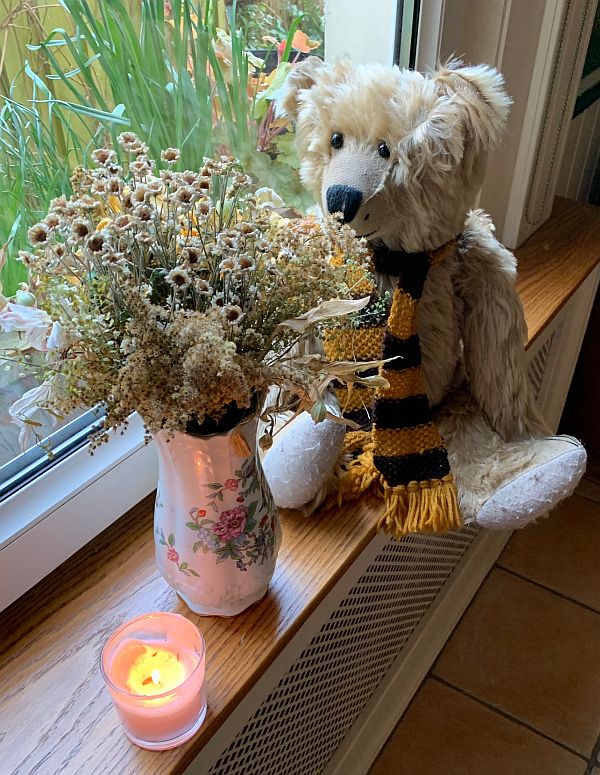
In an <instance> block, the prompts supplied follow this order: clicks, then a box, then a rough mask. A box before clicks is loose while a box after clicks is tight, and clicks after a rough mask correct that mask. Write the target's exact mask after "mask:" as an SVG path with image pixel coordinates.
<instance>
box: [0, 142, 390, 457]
mask: <svg viewBox="0 0 600 775" xmlns="http://www.w3.org/2000/svg"><path fill="white" fill-rule="evenodd" d="M119 142H120V144H121V146H122V148H123V149H124V150H125V151H126V152H127V153H128V154H129V155H128V159H129V161H128V163H127V164H126V165H125V168H123V167H121V166H120V165H119V164H118V163H117V160H116V155H115V153H114V151H112V150H111V149H99V150H97V151H95V152H94V153H93V155H92V156H93V159H94V163H95V165H96V167H95V169H93V170H84V169H79V170H77V171H76V173H75V176H74V179H73V187H74V188H73V190H74V191H76V194H74V195H73V196H72V197H71V198H70V199H68V200H67V199H65V198H59V199H55V200H53V202H52V203H51V208H50V211H49V213H48V215H47V217H46V218H45V219H44V220H43V221H41V222H40V223H38V224H36V225H35V226H33V227H32V228H31V229H30V232H29V240H30V243H31V244H32V245H34V246H35V247H36V250H35V252H34V253H29V252H21V254H20V256H21V260H22V261H23V262H24V263H25V264H27V266H28V267H29V269H30V276H31V281H30V285H29V289H28V292H29V293H30V295H31V298H32V299H34V300H35V303H34V306H32V307H28V306H26V305H19V304H15V303H8V304H7V305H6V306H5V308H4V309H3V310H2V312H0V327H2V328H3V329H4V330H5V331H10V330H13V331H15V330H16V331H23V332H25V333H26V335H27V337H28V341H29V343H30V345H31V347H32V348H34V349H36V350H41V351H44V352H45V353H46V363H45V365H44V366H43V369H44V377H45V381H44V383H43V385H42V386H41V387H39V388H36V389H35V390H33V391H31V395H30V396H29V397H28V396H27V395H26V396H25V397H24V398H23V399H20V405H19V411H18V412H15V413H14V418H15V420H16V421H17V422H19V423H20V424H21V425H22V428H23V429H24V430H26V431H28V432H31V430H32V426H35V422H34V421H33V420H32V419H31V411H30V410H31V407H32V405H34V404H35V406H36V407H37V408H39V407H40V406H42V407H43V408H44V409H45V410H46V411H47V412H49V413H50V414H52V415H53V416H55V417H62V416H65V415H66V414H68V413H69V412H71V411H72V410H74V409H76V408H79V407H82V406H83V407H94V406H101V407H103V408H104V416H103V419H102V422H101V427H100V429H99V430H98V432H97V433H96V434H95V436H94V439H93V441H94V443H99V442H101V441H104V440H107V439H108V437H109V432H110V431H112V430H115V429H122V428H123V427H125V426H126V425H127V422H128V418H129V417H130V415H131V413H132V412H134V411H138V412H139V413H140V415H141V416H142V418H143V420H144V423H145V426H146V430H147V434H148V437H149V436H150V435H151V434H154V433H156V432H158V431H161V430H167V431H177V430H179V431H184V430H186V428H187V427H189V424H190V423H198V424H202V423H203V422H204V421H205V420H206V419H207V418H210V419H211V420H218V419H219V418H220V417H222V416H223V414H224V413H225V411H226V410H227V408H228V407H230V406H231V405H232V404H235V405H237V407H239V408H241V409H243V408H248V407H251V406H253V405H254V404H255V403H256V402H258V404H259V405H261V406H262V405H263V402H264V400H265V397H266V396H267V393H268V391H269V388H270V387H272V386H275V387H276V388H277V389H276V390H275V391H272V393H273V392H274V394H275V399H274V401H273V402H272V403H271V405H270V406H268V407H266V408H265V410H264V414H263V419H264V420H265V421H266V435H265V436H264V437H263V440H262V444H263V446H269V444H270V434H271V433H272V432H273V427H274V416H275V414H276V413H278V412H281V411H286V410H290V409H291V410H293V411H294V412H298V411H301V410H303V409H309V410H311V411H312V413H313V416H314V418H315V419H316V420H320V419H323V418H324V417H325V416H328V413H327V410H326V408H325V404H324V402H323V400H322V399H323V396H324V394H325V392H326V389H327V387H328V385H329V384H330V382H331V380H332V379H334V378H337V379H342V380H346V381H347V382H349V383H352V382H353V381H355V380H357V379H358V380H360V381H363V380H362V379H361V378H360V377H358V376H357V375H356V368H357V366H356V364H355V363H352V364H347V363H327V362H326V360H325V358H324V357H323V356H320V355H315V354H309V353H308V352H307V349H306V348H305V343H306V342H307V340H308V337H309V336H311V335H313V334H314V333H315V332H317V333H318V329H319V326H321V325H323V323H324V321H327V320H331V319H332V318H335V317H336V316H340V315H348V314H350V315H352V314H353V313H355V312H356V311H358V310H359V309H361V308H362V307H363V306H364V305H365V304H366V302H367V300H360V299H359V300H357V299H354V298H352V296H353V292H352V291H353V289H352V288H349V287H348V286H347V284H346V282H345V278H346V277H347V272H346V267H344V266H340V265H339V263H340V262H339V261H336V262H333V263H332V261H331V258H332V256H334V255H335V256H340V255H343V256H344V257H345V260H346V262H349V263H350V264H354V265H360V266H365V265H366V247H365V245H364V243H363V242H362V241H360V240H358V239H356V237H355V236H354V234H353V232H352V231H351V230H350V229H349V228H348V227H344V226H340V225H339V224H338V223H337V222H336V221H334V220H333V219H331V220H325V221H323V222H319V221H317V220H316V219H314V218H310V217H307V218H302V219H297V220H290V219H287V218H284V217H282V216H281V215H279V214H278V213H277V211H276V209H275V207H274V203H273V198H274V197H273V192H270V191H269V190H266V189H258V190H255V189H254V188H253V186H252V181H251V179H250V178H249V177H247V176H246V175H245V174H244V173H243V172H242V171H241V170H240V168H239V164H238V163H237V162H236V160H235V159H233V158H230V157H221V158H220V159H207V160H205V163H204V166H203V167H202V169H201V170H199V171H198V172H190V171H186V172H176V171H174V170H172V169H171V166H172V165H174V164H175V163H176V162H177V160H178V158H179V151H178V150H177V149H174V148H168V149H166V150H165V151H163V153H162V160H163V161H164V162H166V163H167V164H168V165H169V167H168V168H167V169H166V170H163V171H161V172H160V173H159V174H154V167H155V163H154V162H153V160H152V159H150V158H149V156H148V148H147V146H146V145H145V144H144V143H143V142H142V141H140V140H139V139H138V138H137V137H136V136H135V135H134V134H132V133H129V132H126V133H123V134H122V135H121V136H120V137H119ZM279 203H280V202H279ZM29 357H30V356H26V358H29ZM373 365H375V364H374V363H373V364H365V365H363V368H364V367H366V366H373ZM367 379H369V378H367ZM375 379H377V378H375ZM33 430H34V432H35V428H33Z"/></svg>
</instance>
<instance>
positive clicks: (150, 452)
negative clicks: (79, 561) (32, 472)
mask: <svg viewBox="0 0 600 775" xmlns="http://www.w3.org/2000/svg"><path fill="white" fill-rule="evenodd" d="M157 476H158V464H157V459H156V451H155V449H154V446H153V444H152V443H151V444H148V445H146V444H144V431H143V424H142V421H141V418H140V417H139V416H138V415H133V416H132V418H131V423H130V425H129V428H128V429H127V431H126V432H125V433H124V434H123V435H122V436H121V435H116V436H115V437H114V438H112V439H111V440H110V442H109V443H108V444H103V445H102V446H100V447H99V448H98V449H97V450H96V451H95V452H94V454H93V455H91V454H90V451H89V445H87V444H86V445H84V446H82V447H80V448H79V449H77V450H76V451H74V452H73V453H72V454H70V455H69V456H67V457H66V458H64V460H61V461H60V462H58V463H56V465H52V466H50V467H49V468H48V469H47V470H46V471H44V472H43V473H41V474H40V475H39V476H37V477H36V478H35V479H33V480H32V481H31V482H29V483H27V484H25V485H24V486H23V487H21V488H20V489H19V490H17V491H16V492H15V493H13V494H12V495H10V496H9V497H7V498H6V499H5V500H3V501H2V502H1V503H0V610H2V609H4V608H5V607H6V606H8V605H10V604H11V603H12V602H13V601H14V600H16V599H17V598H18V597H20V595H22V594H23V593H24V592H26V591H27V590H28V589H30V588H31V587H32V586H33V585H34V584H36V583H37V582H38V581H40V580H41V579H43V578H44V576H46V575H47V574H48V573H50V572H51V571H53V570H54V569H55V568H56V567H58V566H59V565H60V564H61V563H62V562H64V561H65V560H66V559H67V558H68V557H70V556H71V555H72V554H73V553H74V552H76V551H77V550H78V549H81V547H82V546H84V545H85V544H86V543H88V541H91V540H92V539H93V538H94V537H95V536H97V535H98V534H99V533H101V532H102V531H103V530H104V529H106V528H107V527H109V526H110V525H111V524H112V523H113V522H114V521H115V520H117V519H118V518H119V517H120V516H122V515H123V514H124V513H125V512H126V511H128V510H129V509H130V508H132V507H133V506H135V504H136V503H138V502H139V501H140V500H142V498H144V497H146V496H147V495H148V494H149V493H151V492H152V491H153V490H154V489H155V487H156V481H157Z"/></svg>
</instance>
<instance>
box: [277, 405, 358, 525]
mask: <svg viewBox="0 0 600 775" xmlns="http://www.w3.org/2000/svg"><path fill="white" fill-rule="evenodd" d="M345 435H346V428H345V426H344V425H342V424H340V423H336V422H333V421H332V420H323V422H320V423H315V422H314V421H313V419H312V417H311V416H310V414H308V413H307V412H302V414H301V415H299V416H298V417H297V418H296V419H295V420H292V421H291V422H290V423H289V425H287V426H286V427H284V428H283V430H281V431H280V432H279V433H278V434H276V436H275V438H274V441H273V446H272V447H271V449H270V450H269V451H268V452H267V453H266V454H265V456H264V459H263V463H262V465H263V470H264V472H265V476H266V477H267V481H268V482H269V485H270V487H271V491H272V493H273V498H274V499H275V503H276V504H277V506H279V507H280V508H285V509H298V510H301V511H303V512H304V513H305V514H306V515H309V514H311V513H312V512H313V511H314V510H315V509H316V508H317V507H318V506H319V505H320V504H321V503H322V502H323V500H324V499H325V496H326V495H327V492H328V489H329V484H330V481H331V478H332V474H333V472H334V468H335V466H336V463H337V461H338V459H339V457H340V454H341V451H342V445H343V443H344V437H345Z"/></svg>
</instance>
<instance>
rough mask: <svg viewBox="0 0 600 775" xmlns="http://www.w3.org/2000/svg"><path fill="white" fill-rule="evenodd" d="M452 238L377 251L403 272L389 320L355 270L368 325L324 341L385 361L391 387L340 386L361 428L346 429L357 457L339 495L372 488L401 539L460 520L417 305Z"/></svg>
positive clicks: (335, 332) (386, 269)
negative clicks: (426, 379) (429, 246)
mask: <svg viewBox="0 0 600 775" xmlns="http://www.w3.org/2000/svg"><path fill="white" fill-rule="evenodd" d="M455 244H456V242H455V241H454V240H452V241H451V242H449V243H446V244H445V245H443V246H442V247H441V248H438V249H437V250H435V251H431V252H430V253H404V252H399V251H393V252H392V251H388V250H387V249H376V250H375V251H374V254H373V266H374V269H375V270H376V271H377V272H380V273H382V274H387V275H393V276H397V277H398V278H399V279H398V285H397V287H396V289H395V291H394V294H393V298H392V304H391V308H390V311H389V315H388V316H387V321H385V320H384V321H381V322H373V319H374V318H376V315H373V313H372V310H373V309H375V308H376V306H377V304H379V307H381V299H380V298H379V296H378V292H377V289H376V286H375V284H374V283H373V282H372V281H371V280H369V279H368V278H367V277H366V276H365V275H362V276H361V277H360V279H359V277H358V274H357V273H358V272H359V271H360V270H357V269H354V270H349V275H350V276H349V284H351V285H353V286H354V291H355V293H356V294H357V295H359V296H361V295H365V294H366V293H368V294H370V295H371V303H370V304H369V306H368V307H367V308H366V310H365V311H364V312H363V313H361V315H362V318H363V320H364V321H365V322H364V324H360V322H359V325H358V326H357V327H354V328H352V329H344V328H342V329H332V330H330V331H329V332H327V334H326V336H325V340H324V345H325V353H326V355H327V356H328V358H330V359H332V360H357V361H359V360H360V361H370V360H377V359H379V358H381V359H385V360H386V363H384V364H383V365H382V366H381V367H380V369H379V374H380V375H381V376H382V377H384V378H385V380H386V381H387V384H388V386H387V387H379V388H377V389H376V390H373V389H369V388H366V387H362V386H357V387H355V388H354V389H353V390H352V392H351V393H350V394H349V395H348V392H347V390H346V389H345V388H341V387H340V388H337V393H338V399H339V401H340V406H341V408H342V411H343V414H344V417H346V418H347V419H349V420H352V421H353V422H355V423H356V424H357V425H358V426H360V429H359V430H351V431H348V433H347V434H346V443H345V451H346V452H347V453H348V454H349V455H351V456H352V460H351V462H350V464H349V466H348V467H347V469H346V471H345V472H344V474H343V475H342V479H341V483H340V495H341V497H342V498H343V497H357V496H358V495H360V494H361V493H362V492H365V491H366V490H368V489H370V488H374V489H375V490H376V491H378V492H379V493H381V494H382V496H383V498H384V500H385V511H384V513H383V516H382V517H381V520H380V522H379V527H380V528H382V529H384V530H385V531H386V532H389V533H391V534H392V535H393V536H395V537H400V536H402V535H405V534H406V533H413V532H435V533H441V532H445V531H447V530H451V529H454V528H457V527H460V525H461V524H462V522H461V518H460V513H459V509H458V502H457V497H456V488H455V485H454V481H453V478H452V474H451V472H450V465H449V462H448V455H447V452H446V449H445V447H444V441H443V439H442V437H441V436H440V434H439V432H438V430H437V428H436V427H435V425H434V423H433V418H432V412H431V408H430V406H429V401H428V399H427V395H426V393H425V385H424V383H423V375H422V371H421V348H420V344H419V335H418V333H417V304H418V302H419V299H420V298H421V294H422V292H423V287H424V284H425V279H426V277H427V273H428V271H429V268H430V266H431V265H432V263H436V262H438V261H441V260H443V259H444V257H445V256H446V255H447V254H448V253H449V251H450V250H452V249H454V247H455Z"/></svg>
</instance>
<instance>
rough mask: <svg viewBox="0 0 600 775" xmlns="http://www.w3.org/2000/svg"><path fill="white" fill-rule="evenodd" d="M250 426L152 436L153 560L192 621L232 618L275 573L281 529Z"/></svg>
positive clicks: (252, 424)
mask: <svg viewBox="0 0 600 775" xmlns="http://www.w3.org/2000/svg"><path fill="white" fill-rule="evenodd" d="M256 427H257V418H256V417H254V418H252V419H250V420H247V421H245V422H243V423H240V424H239V425H237V426H235V427H234V428H233V429H231V430H228V431H226V432H223V433H215V434H211V435H208V436H206V435H196V434H192V433H180V432H176V433H175V435H174V436H168V435H167V434H166V433H159V434H157V435H156V436H155V440H156V447H157V451H158V460H159V483H158V490H157V493H156V506H155V509H154V533H155V544H156V561H157V564H158V568H159V571H160V573H161V575H162V576H163V578H164V579H165V580H166V581H167V583H168V584H169V585H170V586H171V587H173V589H175V590H176V591H177V594H178V595H179V596H180V597H181V598H182V599H183V600H184V601H185V603H187V605H188V606H189V607H190V608H191V609H192V611H194V612H195V613H197V614H202V615H206V616H235V615H236V614H239V613H240V612H241V611H243V610H244V609H245V608H247V607H248V606H250V605H252V604H253V603H256V602H257V601H258V600H260V599H261V598H262V597H263V596H264V595H265V593H266V591H267V588H268V586H269V582H270V580H271V578H272V576H273V573H274V570H275V561H276V559H277V552H278V550H279V545H280V542H281V526H280V523H279V518H278V515H277V509H276V507H275V504H274V502H273V498H272V495H271V492H270V490H269V485H268V484H267V481H266V479H265V477H264V475H263V472H262V467H261V464H260V460H259V458H258V455H257V454H256Z"/></svg>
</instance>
